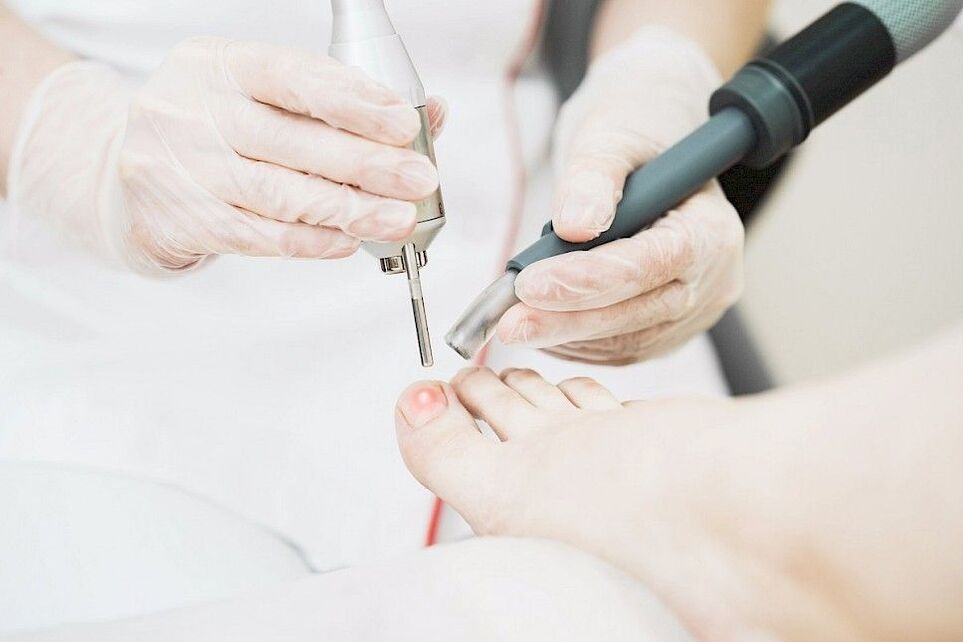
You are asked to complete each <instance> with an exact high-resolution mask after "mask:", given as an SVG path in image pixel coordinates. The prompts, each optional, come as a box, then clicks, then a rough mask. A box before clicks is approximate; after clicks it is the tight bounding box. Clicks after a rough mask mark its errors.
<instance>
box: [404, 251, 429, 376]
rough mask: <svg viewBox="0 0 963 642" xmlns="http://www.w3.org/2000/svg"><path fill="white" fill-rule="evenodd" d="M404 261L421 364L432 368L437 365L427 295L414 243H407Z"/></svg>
mask: <svg viewBox="0 0 963 642" xmlns="http://www.w3.org/2000/svg"><path fill="white" fill-rule="evenodd" d="M403 261H404V264H405V272H406V273H407V274H408V289H409V290H410V291H411V310H412V312H413V313H414V316H415V332H416V333H417V334H418V351H419V352H420V353H421V365H423V366H424V367H426V368H430V367H432V366H433V365H435V359H434V356H433V355H432V354H431V336H429V334H428V315H427V313H426V312H425V296H424V294H423V293H422V290H421V275H420V274H419V273H418V252H417V251H416V250H415V246H414V244H412V243H409V244H408V245H405V247H404V254H403Z"/></svg>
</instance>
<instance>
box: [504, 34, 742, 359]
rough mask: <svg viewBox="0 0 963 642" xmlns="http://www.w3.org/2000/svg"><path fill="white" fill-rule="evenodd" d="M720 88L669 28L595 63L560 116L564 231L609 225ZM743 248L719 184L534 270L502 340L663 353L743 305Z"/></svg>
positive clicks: (637, 354)
mask: <svg viewBox="0 0 963 642" xmlns="http://www.w3.org/2000/svg"><path fill="white" fill-rule="evenodd" d="M720 82H721V79H720V76H719V73H718V72H717V71H716V69H715V67H714V66H713V64H712V62H711V61H710V60H709V58H708V57H707V56H706V54H705V53H703V52H702V50H701V49H699V48H698V47H697V46H696V45H695V44H694V43H692V42H691V41H689V40H687V39H685V38H683V37H681V36H679V35H677V34H675V33H674V32H672V31H669V30H667V29H665V28H660V27H647V28H644V29H642V30H641V31H639V32H638V33H637V34H636V35H635V36H634V37H633V38H632V39H630V40H629V41H628V42H626V43H625V44H623V45H621V46H620V47H618V48H617V49H615V50H613V51H611V52H610V53H608V54H606V55H605V56H603V57H602V58H600V59H599V60H598V61H596V62H595V63H594V64H593V65H592V67H591V69H590V70H589V73H588V76H587V78H586V80H585V82H584V83H583V84H582V86H581V87H580V88H579V90H578V92H576V94H575V95H574V96H573V97H572V98H571V99H570V100H569V101H568V102H567V103H566V104H565V106H564V107H563V110H562V114H561V116H560V121H559V126H558V130H557V135H556V146H555V154H556V158H555V160H556V166H557V175H558V177H559V179H558V180H559V189H558V195H557V202H556V210H555V213H554V218H553V222H554V226H555V231H556V232H557V233H558V234H559V235H560V236H561V237H562V238H564V239H566V240H569V241H575V242H582V241H588V240H591V239H593V238H595V237H597V236H598V235H599V234H600V233H601V232H603V231H604V230H606V229H608V227H609V226H610V225H611V223H612V220H613V217H614V215H615V208H616V205H617V204H618V203H619V201H620V200H621V198H622V187H623V185H624V183H625V179H626V177H627V176H628V174H629V172H630V171H632V170H633V169H635V168H637V167H639V166H641V165H643V164H644V163H645V162H646V161H648V160H650V159H652V158H654V157H655V156H657V155H658V154H659V153H660V152H661V151H663V150H665V149H666V148H667V147H669V146H671V145H672V144H674V143H675V142H677V141H679V140H680V139H682V138H683V137H684V136H686V135H687V134H688V133H690V132H691V131H692V130H693V129H694V128H696V127H697V126H699V125H701V124H702V123H703V122H704V121H705V119H706V117H707V106H708V103H709V96H710V94H711V93H712V91H713V90H714V89H715V88H716V87H718V86H719V84H720ZM742 250H743V228H742V223H741V221H740V220H739V216H738V214H737V213H736V211H735V209H734V208H733V207H732V206H731V205H730V203H729V202H728V201H727V200H726V198H725V196H724V194H723V192H722V189H721V188H720V187H719V185H718V183H716V182H712V183H711V184H709V185H706V187H705V189H703V190H702V192H700V193H699V194H697V195H695V196H693V197H692V198H690V199H689V200H688V201H686V202H685V203H683V204H682V205H681V206H679V207H678V209H676V210H674V211H672V212H670V213H669V214H668V215H667V216H665V217H664V218H662V219H661V220H659V222H657V223H656V224H655V225H654V226H653V227H652V228H650V229H649V230H647V231H644V232H642V233H640V234H638V235H637V236H635V237H634V238H630V239H624V240H619V241H615V242H613V243H609V244H607V245H604V246H601V247H598V248H595V249H593V250H591V251H588V252H576V253H572V254H568V255H564V256H559V257H554V258H550V259H547V260H544V261H541V262H539V263H536V264H534V265H532V266H530V267H529V268H527V269H526V270H524V271H523V272H522V273H521V274H520V275H519V277H518V280H517V282H516V285H515V290H516V292H517V294H518V297H519V298H520V299H521V300H522V302H523V303H521V304H519V305H517V306H515V307H514V308H512V309H511V310H509V312H508V313H507V314H506V315H505V316H504V317H503V318H502V320H501V322H500V323H499V326H498V336H499V338H500V339H501V340H502V341H503V342H504V343H509V344H524V345H527V346H531V347H536V348H545V349H547V350H548V351H550V352H552V353H553V354H556V355H559V356H562V357H565V358H571V359H576V360H580V361H588V362H598V363H627V362H634V361H638V360H642V359H646V358H649V357H652V356H656V355H658V354H660V353H664V352H666V351H668V350H671V349H673V348H676V347H678V346H679V345H681V344H683V343H685V342H686V341H687V340H689V339H690V338H691V337H693V336H694V335H696V334H698V333H700V332H702V331H704V330H706V329H708V328H709V327H711V326H712V325H714V324H715V322H716V321H718V319H719V318H720V317H721V315H722V314H723V312H724V311H725V310H726V309H727V308H728V307H729V306H730V305H732V304H733V303H734V302H735V301H736V300H737V299H738V297H739V296H740V294H741V291H742Z"/></svg>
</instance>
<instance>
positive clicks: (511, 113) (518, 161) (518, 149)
mask: <svg viewBox="0 0 963 642" xmlns="http://www.w3.org/2000/svg"><path fill="white" fill-rule="evenodd" d="M544 18H545V0H537V2H536V3H535V12H534V14H533V16H532V23H531V25H530V27H529V31H528V33H527V34H526V37H525V39H524V40H523V41H522V42H521V43H520V45H519V47H518V51H516V52H515V55H514V56H513V57H512V60H511V62H510V64H509V67H508V69H507V70H506V73H505V119H506V121H507V124H508V129H509V132H510V135H511V143H512V145H511V147H512V160H513V164H514V166H515V186H514V187H515V189H514V200H513V203H512V224H511V226H510V227H509V231H508V236H507V237H506V239H505V244H504V248H503V249H502V254H503V257H502V259H501V261H500V262H499V266H502V265H504V264H505V263H507V262H508V260H509V259H510V258H511V254H512V250H513V249H514V248H515V243H516V242H517V240H518V230H519V227H520V224H521V219H522V213H523V212H522V210H523V209H524V207H525V183H526V174H525V154H524V151H523V150H522V143H521V134H520V131H519V125H518V119H517V117H516V114H515V105H514V102H513V98H514V89H515V83H516V81H517V80H518V77H519V76H520V75H521V73H522V69H523V68H524V67H525V61H526V60H527V59H528V57H529V56H530V55H531V54H532V51H533V50H534V48H535V45H536V44H538V35H539V32H540V31H541V26H542V22H543V21H544ZM487 357H488V348H487V347H486V348H485V349H483V350H482V351H481V352H480V353H479V354H478V356H477V357H476V358H475V365H477V366H482V365H485V361H486V359H487ZM444 511H445V502H443V501H442V500H441V498H439V497H435V500H434V502H433V503H432V507H431V517H430V518H429V519H428V530H427V531H425V547H426V548H431V547H432V546H434V545H435V544H437V543H438V529H439V527H440V526H441V518H442V515H443V514H444Z"/></svg>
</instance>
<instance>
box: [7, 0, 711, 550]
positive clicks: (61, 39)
mask: <svg viewBox="0 0 963 642" xmlns="http://www.w3.org/2000/svg"><path fill="white" fill-rule="evenodd" d="M6 4H8V5H9V6H11V7H12V8H13V9H14V10H16V11H18V12H19V13H20V14H21V15H23V16H24V17H25V18H26V19H27V20H28V21H29V22H31V23H32V24H34V25H36V26H37V27H38V28H39V29H41V30H42V31H43V32H44V33H45V34H47V35H48V36H49V37H50V38H52V39H53V40H55V41H56V42H58V43H59V44H61V45H62V46H64V47H67V48H69V49H71V50H72V51H74V52H76V53H78V54H80V55H82V56H85V57H90V58H94V59H97V60H100V61H104V62H108V63H110V64H113V65H115V66H116V67H118V68H120V69H123V70H125V71H127V72H129V73H130V74H131V75H133V76H136V77H141V76H143V75H145V74H146V73H148V72H149V70H150V69H151V68H153V67H155V66H156V65H157V64H158V63H159V62H160V60H161V59H162V57H163V55H164V52H165V51H167V50H168V49H169V48H170V47H171V46H172V45H174V44H175V43H176V42H178V41H179V40H181V39H183V38H186V37H189V36H193V35H201V34H215V35H223V36H227V37H233V38H248V39H259V40H267V41H272V42H276V43H281V44H288V45H292V46H297V47H303V48H308V49H312V50H316V51H318V52H323V51H324V50H325V48H326V45H327V39H328V33H329V31H330V25H329V20H330V17H329V9H328V7H327V3H326V2H322V1H320V0H317V1H314V2H306V3H305V2H295V1H294V0H282V1H280V2H266V1H264V0H230V1H228V0H213V1H209V2H196V1H194V0H170V1H168V2H163V3H161V2H138V3H131V2H126V1H124V0H86V1H85V2H72V1H68V0H13V1H8V2H7V3H6ZM389 6H390V9H391V12H392V15H393V16H394V18H395V22H396V26H397V27H398V29H399V31H400V32H401V33H402V34H403V36H404V38H405V39H406V41H407V43H408V46H409V49H410V51H411V54H412V57H413V58H414V60H415V62H416V64H417V65H418V67H419V70H420V72H421V75H422V77H423V79H424V80H425V83H426V85H427V86H428V89H429V91H430V92H432V93H437V94H440V95H443V96H445V97H447V98H448V100H449V102H450V105H451V119H450V123H449V126H448V128H447V130H446V132H445V135H444V136H443V138H442V139H441V140H440V141H439V144H438V157H439V163H440V171H441V176H442V183H443V189H444V191H445V198H446V205H447V210H448V214H449V224H448V226H447V228H446V229H445V230H444V233H443V235H442V236H441V238H440V239H439V240H438V242H436V243H435V245H434V246H433V248H432V252H431V263H430V265H429V266H428V268H427V269H426V270H425V271H424V286H425V289H426V296H427V299H428V305H429V318H430V320H431V323H432V328H433V330H434V334H435V341H436V352H437V353H438V354H437V357H438V358H437V366H436V368H435V369H434V370H433V371H431V372H425V371H423V370H422V369H421V368H420V367H419V366H418V358H417V351H416V346H415V338H414V335H413V328H412V324H411V318H410V315H411V312H410V309H409V307H408V306H409V303H408V299H407V291H406V283H405V282H404V280H403V279H402V278H386V277H384V276H382V275H381V273H380V271H379V269H378V266H377V264H376V261H374V260H373V259H371V258H370V257H368V256H366V255H364V254H363V253H359V254H358V255H357V256H355V257H353V258H351V259H348V260H343V261H338V262H298V261H276V260H252V259H241V258H233V257H228V258H221V259H219V260H217V261H215V262H213V263H212V264H211V265H209V266H207V267H205V268H204V269H202V270H199V271H198V272H196V273H194V274H190V275H188V276H184V277H181V278H175V279H168V280H156V281H151V280H146V279H145V278H143V277H141V276H137V275H134V274H122V273H117V272H112V271H109V270H107V269H104V268H102V267H101V266H99V265H98V264H96V263H94V262H93V261H91V260H89V259H88V258H87V257H85V256H82V255H80V254H77V253H74V252H72V251H70V250H68V249H66V248H63V247H61V246H59V245H57V244H56V242H55V241H54V240H53V238H52V237H51V236H50V235H49V234H46V233H45V230H43V229H41V228H39V227H37V226H35V225H33V223H32V221H31V218H30V213H29V212H9V211H7V212H2V215H0V225H2V228H0V230H2V231H0V246H2V247H0V409H2V410H0V412H2V415H0V417H2V420H0V421H2V423H0V457H2V458H9V459H21V460H39V461H48V462H63V463H77V464H82V465H85V466H93V467H97V468H101V469H105V470H109V471H116V472H122V473H125V474H128V475H131V476H137V477H142V478H147V479H153V480H159V481H163V482H170V483H173V484H176V485H178V486H180V487H182V488H185V489H187V490H189V491H190V492H193V493H197V494H199V495H202V496H204V497H207V498H210V499H211V500H213V501H215V502H217V503H219V504H221V505H223V506H224V507H226V508H228V509H230V510H233V511H237V512H238V513H240V514H242V515H244V516H245V517H247V518H249V519H250V520H253V521H255V522H257V523H259V524H263V525H265V526H267V527H269V528H271V529H273V530H276V531H277V532H279V533H281V534H283V535H285V536H287V537H289V538H291V539H292V540H293V541H295V542H297V543H298V545H299V546H301V547H302V548H303V549H304V550H305V551H306V552H307V553H308V555H309V556H310V558H311V560H312V563H313V564H314V565H315V566H316V567H317V568H319V569H332V568H337V567H340V566H344V565H348V564H353V563H357V562H359V561H362V560H371V559H373V558H381V557H384V556H385V555H388V554H390V553H394V552H397V551H400V550H410V549H413V548H416V547H417V546H419V544H420V542H421V540H422V536H423V532H424V527H425V523H426V520H427V517H428V514H429V510H430V499H431V498H430V496H429V494H428V493H427V492H426V491H424V490H423V489H421V488H420V487H419V486H418V485H417V484H416V483H415V482H414V481H413V480H412V479H411V477H410V475H409V474H408V473H407V471H406V470H405V469H404V466H403V465H402V462H401V459H400V457H399V455H398V453H397V449H396V446H395V442H394V432H393V424H392V409H393V404H394V400H395V398H396V395H397V394H398V393H399V391H400V390H402V388H403V387H404V386H405V385H406V384H408V383H409V382H411V381H412V380H415V379H417V378H423V377H425V376H432V377H438V378H446V377H449V376H450V375H452V374H453V373H454V372H455V371H456V369H457V368H459V367H461V366H462V365H463V364H462V362H461V361H460V360H459V359H458V357H456V356H455V355H454V354H453V353H451V352H450V351H448V350H447V349H446V348H443V347H442V345H441V343H440V337H441V335H442V334H443V331H444V329H446V328H447V327H448V326H449V325H450V324H451V322H452V321H453V320H454V318H455V317H456V316H457V314H458V313H459V312H460V311H461V309H462V308H463V306H464V305H465V304H466V303H467V301H468V300H469V299H470V298H471V297H472V296H473V295H474V294H475V293H476V292H477V291H479V290H480V288H481V287H483V286H484V285H485V284H486V283H487V282H488V281H489V280H490V279H491V278H492V276H493V275H494V274H496V273H497V272H498V271H499V269H500V267H501V266H499V265H498V258H499V255H500V254H501V246H502V244H503V239H504V238H505V237H506V235H507V232H508V227H509V211H510V204H511V197H512V185H513V168H512V166H511V163H510V160H509V159H510V153H509V133H508V130H507V128H506V124H505V119H504V114H503V108H502V89H503V87H502V79H503V77H504V72H505V68H506V66H507V65H508V62H509V60H510V58H511V56H512V54H513V53H514V51H515V50H516V48H517V47H518V44H519V42H520V41H521V39H522V37H523V34H524V33H525V31H526V29H527V26H528V23H529V21H530V19H531V15H532V13H533V8H534V1H533V0H524V1H522V2H520V1H518V0H492V1H490V2H484V3H482V2H470V1H468V0H393V1H392V2H390V3H389ZM517 104H518V106H519V109H520V112H521V119H522V122H523V126H524V133H525V136H524V139H525V146H526V156H527V162H528V165H529V166H528V169H529V171H530V172H531V176H532V180H531V181H530V182H531V189H530V193H529V195H528V207H527V212H528V214H527V219H526V223H525V226H524V229H525V231H524V232H523V234H522V239H523V240H529V239H531V238H533V236H534V234H535V233H536V230H537V229H538V227H539V225H540V223H541V222H542V221H543V220H546V219H548V218H549V217H550V212H549V209H548V205H549V202H550V201H549V198H550V182H549V175H548V173H547V172H548V170H547V163H546V162H545V160H546V157H547V147H548V141H549V137H550V132H551V126H552V123H553V119H554V116H555V110H556V105H555V100H554V96H553V92H552V90H551V88H550V85H549V82H548V80H547V78H545V77H544V75H542V74H540V73H537V72H536V73H532V74H530V75H527V76H525V77H524V78H523V79H522V80H521V82H520V84H519V87H518V98H517ZM83 107H84V106H80V105H78V109H80V108H83ZM65 188H69V186H65ZM492 363H493V364H494V365H497V366H499V367H502V366H508V365H515V366H534V367H537V368H539V369H541V370H542V371H543V372H544V373H545V374H546V376H548V377H549V378H551V379H561V378H564V377H568V376H575V375H589V376H594V377H596V378H598V379H599V380H600V381H602V382H603V383H605V384H606V385H608V386H610V387H611V388H612V389H613V390H614V391H615V392H616V393H617V394H619V395H621V396H623V397H633V398H639V397H644V396H648V395H651V394H658V393H665V392H702V393H720V392H722V391H723V384H722V382H721V379H720V376H719V374H718V372H717V369H716V367H715V363H714V358H713V354H712V351H711V348H710V347H709V345H708V342H707V340H706V339H705V338H703V337H700V338H699V339H697V340H696V341H694V342H693V343H692V344H690V345H689V346H688V347H686V348H685V349H684V350H682V351H680V352H679V353H677V354H675V355H673V356H671V357H669V358H666V359H662V360H659V361H656V362H652V363H648V364H643V365H639V366H635V367H631V368H622V369H606V368H592V367H588V366H584V365H579V364H570V363H563V362H560V361H557V360H554V359H551V358H548V357H545V356H543V355H537V354H534V353H531V352H528V351H520V350H506V349H504V348H499V347H496V348H495V349H494V350H493V354H492Z"/></svg>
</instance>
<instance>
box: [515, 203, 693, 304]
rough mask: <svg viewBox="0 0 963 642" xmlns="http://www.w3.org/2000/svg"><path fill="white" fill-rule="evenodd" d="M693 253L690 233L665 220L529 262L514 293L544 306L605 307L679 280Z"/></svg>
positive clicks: (529, 301)
mask: <svg viewBox="0 0 963 642" xmlns="http://www.w3.org/2000/svg"><path fill="white" fill-rule="evenodd" d="M694 256H695V244H694V243H693V242H692V240H691V239H690V238H689V236H688V235H687V234H684V233H682V232H680V230H679V229H678V227H677V226H675V225H665V224H662V223H661V222H660V223H659V224H656V226H655V227H652V228H650V229H648V230H645V231H644V232H641V233H639V234H638V235H637V236H635V237H632V238H628V239H620V240H617V241H612V242H611V243H606V244H605V245H600V246H599V247H596V248H593V249H591V250H588V251H585V252H571V253H569V254H563V255H561V256H554V257H551V258H548V259H545V260H543V261H539V262H538V263H535V264H533V265H530V266H529V267H527V268H526V269H524V270H523V271H522V272H521V273H520V274H519V275H518V278H517V279H516V281H515V293H516V294H517V295H518V298H519V299H521V300H522V301H523V302H524V303H526V304H528V305H530V306H532V307H533V308H538V309H540V310H548V311H554V312H575V311H581V310H593V309H596V308H603V307H606V306H609V305H613V304H615V303H618V302H619V301H624V300H626V299H631V298H633V297H636V296H639V295H640V294H644V293H646V292H650V291H652V290H655V289H656V288H659V287H661V286H663V285H666V284H667V283H670V282H672V281H674V280H676V279H678V278H679V277H680V276H681V275H682V274H683V273H684V272H685V271H686V269H688V267H689V266H690V265H691V264H692V262H693V260H694Z"/></svg>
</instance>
